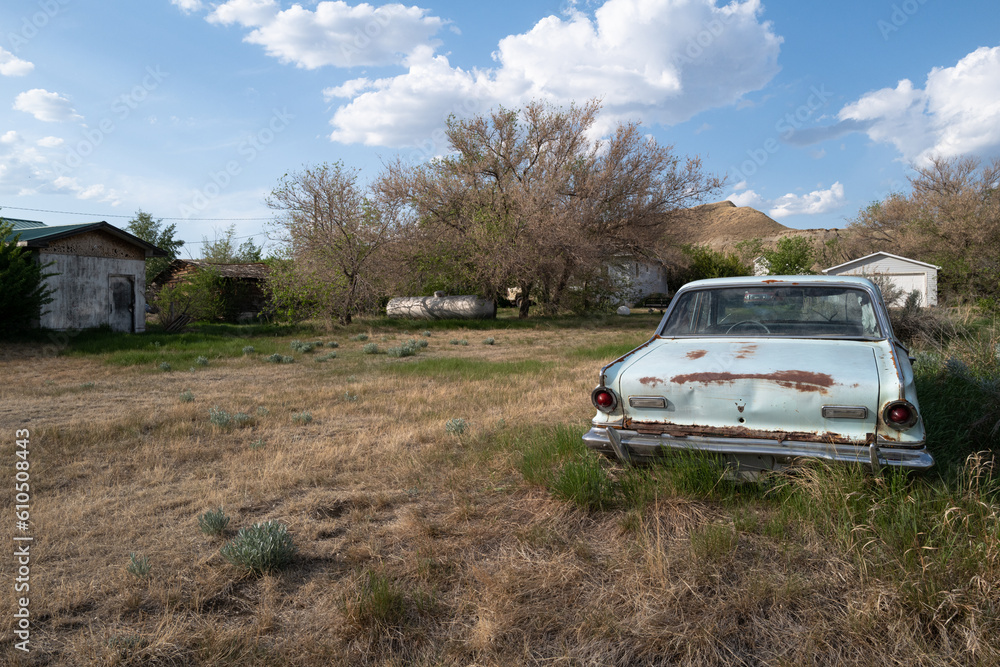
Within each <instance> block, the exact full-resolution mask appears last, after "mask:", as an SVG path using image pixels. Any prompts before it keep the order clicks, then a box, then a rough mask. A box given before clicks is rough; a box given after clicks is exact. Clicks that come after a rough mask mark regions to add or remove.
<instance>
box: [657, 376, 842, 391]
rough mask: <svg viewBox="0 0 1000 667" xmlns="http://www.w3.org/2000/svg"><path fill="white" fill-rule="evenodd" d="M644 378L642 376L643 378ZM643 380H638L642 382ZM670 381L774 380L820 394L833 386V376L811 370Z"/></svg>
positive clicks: (687, 378) (724, 381) (679, 378)
mask: <svg viewBox="0 0 1000 667" xmlns="http://www.w3.org/2000/svg"><path fill="white" fill-rule="evenodd" d="M645 379H646V378H643V380H645ZM643 380H640V382H642V381H643ZM670 380H671V382H675V383H677V384H685V383H687V382H701V383H703V384H714V383H729V382H735V381H736V380H765V381H767V382H774V383H777V384H779V385H781V386H782V387H787V388H788V389H794V390H795V391H801V392H810V391H817V392H820V393H822V394H825V393H827V388H829V387H831V386H833V378H832V377H830V376H829V375H827V374H826V373H813V372H811V371H775V372H773V373H725V372H723V373H688V374H686V375H675V376H674V377H672V378H671V379H670Z"/></svg>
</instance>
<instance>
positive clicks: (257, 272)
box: [150, 259, 270, 319]
mask: <svg viewBox="0 0 1000 667" xmlns="http://www.w3.org/2000/svg"><path fill="white" fill-rule="evenodd" d="M208 268H211V269H212V270H213V271H215V272H216V273H218V275H219V277H220V278H221V279H222V281H223V283H224V284H225V287H226V289H225V290H224V293H225V295H226V296H227V298H228V299H229V301H230V302H229V303H227V304H226V310H227V311H229V313H230V315H231V316H232V317H233V319H248V318H252V317H254V316H256V315H257V314H258V313H259V312H261V311H262V310H263V309H264V307H265V305H266V304H267V297H266V295H265V293H264V281H265V280H266V279H267V274H268V272H269V270H270V269H269V267H268V265H267V264H266V263H265V262H251V263H248V264H216V263H214V262H206V261H204V260H200V259H175V260H174V261H172V262H170V265H169V266H167V268H165V269H164V270H163V271H161V272H160V273H159V274H158V275H157V276H156V277H155V278H153V281H152V284H151V285H150V288H151V290H153V291H156V290H159V289H162V288H163V287H168V286H172V285H177V284H179V283H182V282H184V281H185V280H187V279H189V278H190V277H191V276H192V275H194V274H195V273H197V272H198V271H204V270H205V269H208Z"/></svg>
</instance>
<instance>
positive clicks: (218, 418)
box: [208, 406, 233, 428]
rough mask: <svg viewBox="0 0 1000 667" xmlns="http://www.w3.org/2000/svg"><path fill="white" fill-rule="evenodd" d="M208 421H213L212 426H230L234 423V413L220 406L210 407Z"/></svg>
mask: <svg viewBox="0 0 1000 667" xmlns="http://www.w3.org/2000/svg"><path fill="white" fill-rule="evenodd" d="M208 421H209V422H211V423H212V426H218V427H219V428H230V427H231V426H232V425H233V417H232V415H230V414H229V413H228V412H226V411H225V410H223V409H222V408H220V407H219V406H213V407H211V408H209V409H208Z"/></svg>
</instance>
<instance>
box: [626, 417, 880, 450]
mask: <svg viewBox="0 0 1000 667" xmlns="http://www.w3.org/2000/svg"><path fill="white" fill-rule="evenodd" d="M628 428H632V429H634V430H635V431H636V432H637V433H642V434H645V435H670V436H674V437H685V436H721V437H725V438H748V439H757V440H777V441H778V442H784V441H786V440H791V441H797V442H820V443H826V444H831V445H860V444H862V441H860V440H858V439H855V438H848V437H845V436H843V435H841V434H839V433H833V432H831V431H827V432H825V433H816V432H813V431H760V430H755V429H749V428H746V427H744V426H699V425H697V424H693V425H690V426H686V425H681V424H665V423H649V422H641V423H640V422H631V423H630V424H629V425H628ZM870 435H871V434H869V436H870ZM865 442H867V439H866V440H865Z"/></svg>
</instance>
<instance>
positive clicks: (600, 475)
mask: <svg viewBox="0 0 1000 667" xmlns="http://www.w3.org/2000/svg"><path fill="white" fill-rule="evenodd" d="M549 488H550V490H551V491H552V494H553V495H554V496H555V497H557V498H561V499H562V500H568V501H570V502H573V503H576V504H577V505H579V506H580V507H583V508H585V509H588V510H603V509H608V508H610V507H611V506H612V505H614V504H615V495H616V494H615V486H614V484H613V483H612V481H611V478H610V477H609V476H608V471H607V470H606V469H605V468H604V467H603V466H602V465H601V461H600V460H599V458H598V455H596V454H587V455H584V456H581V457H579V458H575V459H572V460H570V461H567V462H566V463H565V464H563V466H562V468H560V469H559V470H558V472H556V473H555V475H554V476H553V478H552V481H551V482H550V484H549Z"/></svg>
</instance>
